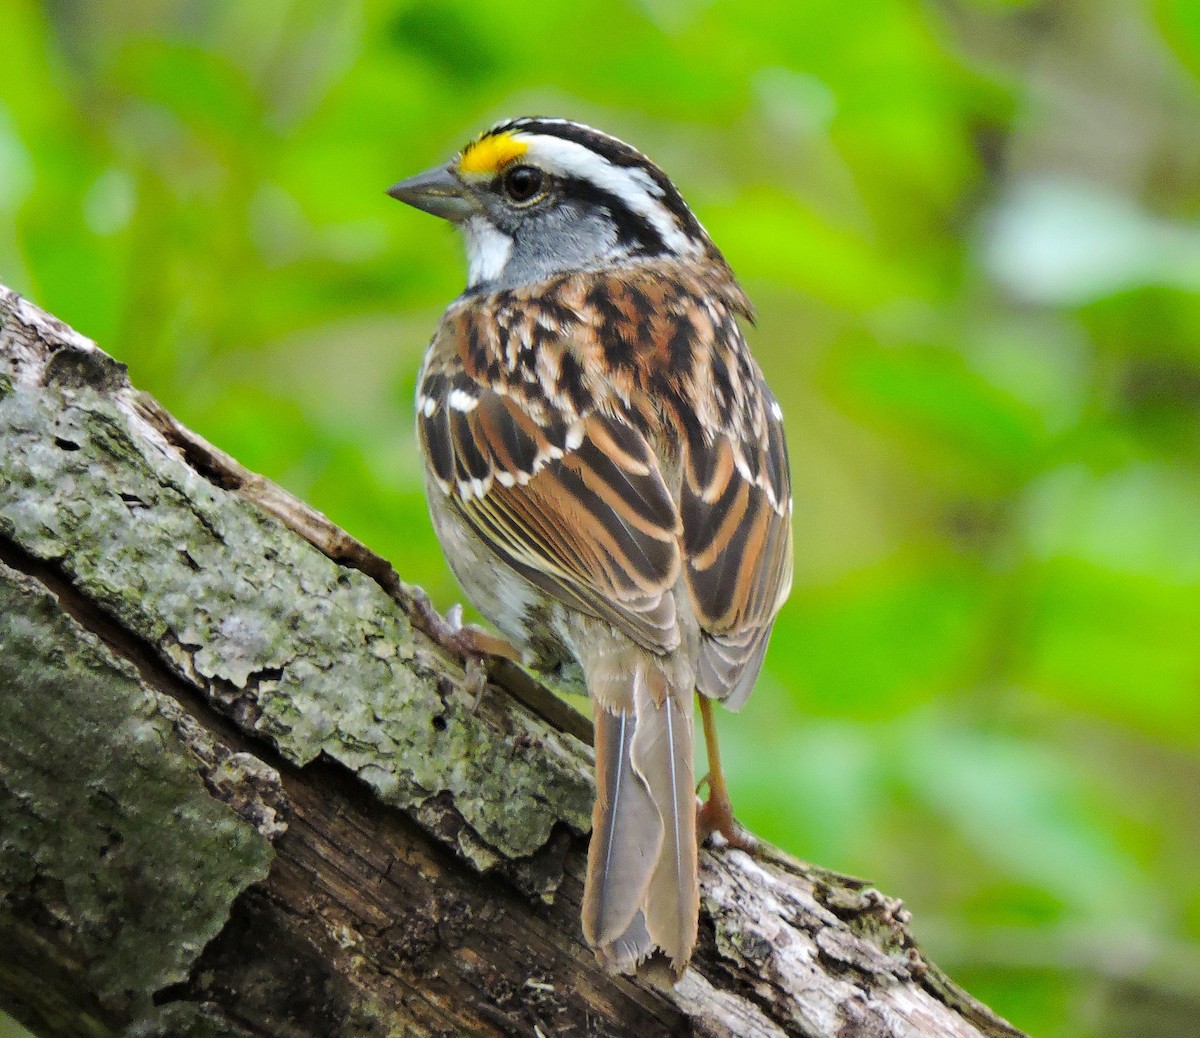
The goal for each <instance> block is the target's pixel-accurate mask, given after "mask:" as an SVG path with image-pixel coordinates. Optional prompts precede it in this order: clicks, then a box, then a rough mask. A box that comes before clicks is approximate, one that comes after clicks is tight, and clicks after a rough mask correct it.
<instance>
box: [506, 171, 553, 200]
mask: <svg viewBox="0 0 1200 1038" xmlns="http://www.w3.org/2000/svg"><path fill="white" fill-rule="evenodd" d="M545 181H546V178H545V176H543V174H542V171H541V170H540V169H534V168H533V166H513V168H512V169H510V170H509V171H508V172H507V173H505V174H504V193H505V194H506V195H508V197H509V198H511V199H512V200H513V201H514V202H529V201H531V200H532V199H534V198H535V197H537V195H539V194H540V193H541V191H542V188H543V186H544V184H545Z"/></svg>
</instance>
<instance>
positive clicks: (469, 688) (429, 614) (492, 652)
mask: <svg viewBox="0 0 1200 1038" xmlns="http://www.w3.org/2000/svg"><path fill="white" fill-rule="evenodd" d="M416 608H417V612H418V614H419V615H420V619H421V624H422V626H423V627H424V629H425V631H426V632H427V633H428V634H429V636H430V637H431V638H433V639H434V640H436V641H437V642H438V643H440V644H441V645H444V646H445V647H446V648H447V649H449V650H450V651H451V652H454V653H456V654H457V655H459V656H461V657H462V658H463V663H464V668H465V674H464V677H463V691H464V692H465V693H466V694H467V695H468V696H469V697H470V699H471V713H474V712H475V711H476V710H478V709H479V704H480V702H482V700H483V693H484V691H485V690H486V688H487V680H488V660H489V659H490V658H491V657H493V656H499V657H501V658H503V659H506V660H512V661H513V662H514V663H520V662H521V654H520V653H519V652H518V651H517V650H516V648H515V647H514V646H513V645H512V644H511V643H510V642H508V641H506V640H505V639H503V638H501V637H500V636H499V635H495V634H492V633H491V632H490V631H485V630H484V629H483V628H482V627H477V626H476V625H475V624H465V623H463V618H462V614H463V607H462V606H461V605H460V604H458V603H455V604H454V605H452V606H451V607H450V608H449V609H448V610H447V611H446V615H445V616H442V614H441V613H439V612H438V611H437V610H436V609H434V607H433V603H432V602H430V601H429V596H428V595H421V596H419V597H418V598H417V600H416Z"/></svg>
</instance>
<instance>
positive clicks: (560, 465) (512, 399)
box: [417, 364, 682, 652]
mask: <svg viewBox="0 0 1200 1038" xmlns="http://www.w3.org/2000/svg"><path fill="white" fill-rule="evenodd" d="M537 412H540V415H537ZM417 424H418V429H419V432H420V436H421V439H422V442H423V443H424V445H425V448H426V450H425V456H426V458H427V459H428V462H427V463H428V464H429V466H430V468H431V471H432V473H433V475H434V477H435V478H436V481H437V484H438V486H439V487H440V488H441V489H442V491H443V492H444V493H445V494H446V495H447V498H448V499H449V501H450V503H451V504H452V505H453V507H454V508H456V509H457V511H458V512H459V514H460V515H461V516H462V517H463V518H464V519H465V520H466V522H467V523H469V524H470V526H471V527H472V528H473V529H474V530H475V531H476V532H477V533H478V534H479V536H480V538H481V539H482V540H483V542H484V543H485V544H487V545H488V547H490V548H491V550H492V551H493V552H495V553H496V555H497V556H498V557H499V558H500V559H502V560H503V561H504V562H506V563H507V564H508V565H509V566H511V567H512V568H513V569H515V570H517V571H518V572H519V573H521V574H522V575H524V576H525V577H526V579H528V580H529V581H530V582H531V583H533V584H535V585H536V586H538V587H540V588H542V589H543V590H545V591H546V592H547V593H548V594H550V595H551V596H553V597H554V598H556V599H559V600H562V601H564V602H567V603H569V604H572V605H574V606H575V607H576V608H579V609H582V610H584V611H585V612H588V613H591V614H592V615H594V616H597V617H601V618H604V619H606V620H608V621H609V622H611V623H612V624H614V625H615V626H616V627H618V628H619V629H620V630H622V631H624V632H625V633H626V634H628V635H629V637H631V638H633V639H634V640H635V641H637V642H638V643H639V644H641V645H643V646H645V647H646V648H648V649H651V650H652V651H655V652H665V651H669V650H671V649H673V648H675V647H676V646H677V645H678V644H679V640H680V636H679V630H678V628H677V625H676V615H675V601H674V598H673V597H672V595H671V588H672V587H673V585H674V584H675V582H676V581H677V579H678V576H679V566H680V553H679V544H678V542H679V535H680V532H681V529H682V527H681V523H680V518H679V513H678V510H677V508H676V506H675V502H674V500H673V499H672V497H671V495H670V493H669V492H668V490H667V487H666V485H665V484H664V482H663V478H662V474H661V473H660V471H659V468H658V463H657V461H656V459H655V456H654V452H653V451H652V450H651V448H650V445H649V444H648V443H647V442H646V440H645V438H644V437H643V436H642V434H641V433H640V432H639V431H638V430H636V429H635V428H633V427H632V426H631V425H629V424H627V423H626V422H624V421H622V420H620V419H619V418H616V417H610V416H606V415H602V414H600V413H598V412H592V413H590V414H584V415H582V416H575V415H571V416H570V417H569V418H563V417H560V416H559V413H558V412H554V411H552V410H549V409H546V408H538V407H535V406H530V405H529V404H527V403H526V402H524V401H523V400H522V399H520V398H519V397H518V396H517V395H516V394H514V393H510V392H504V393H500V392H497V391H496V389H493V388H491V387H489V386H486V385H483V384H481V383H480V382H478V381H476V380H474V379H473V378H471V377H470V376H469V375H468V374H467V373H466V372H465V371H464V370H463V369H462V368H461V367H457V368H456V367H455V366H454V365H453V364H451V365H448V366H447V367H446V368H444V369H443V370H440V371H434V372H431V373H429V374H427V375H426V376H425V378H424V380H423V382H422V386H421V390H420V394H419V397H418V414H417Z"/></svg>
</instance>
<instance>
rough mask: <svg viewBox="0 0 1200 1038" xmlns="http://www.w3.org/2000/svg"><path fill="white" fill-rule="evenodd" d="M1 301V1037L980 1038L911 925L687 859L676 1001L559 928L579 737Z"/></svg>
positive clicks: (811, 891)
mask: <svg viewBox="0 0 1200 1038" xmlns="http://www.w3.org/2000/svg"><path fill="white" fill-rule="evenodd" d="M438 633H439V632H438V624H437V622H436V617H435V615H434V614H432V613H431V612H430V611H429V610H428V608H427V603H426V602H425V601H424V597H423V595H422V593H421V592H420V591H419V590H418V589H415V588H412V587H409V586H408V585H406V584H404V583H403V582H402V581H401V580H400V579H399V578H398V577H397V575H396V574H395V572H394V571H393V569H392V568H391V566H390V565H388V564H387V563H386V562H384V561H383V560H381V559H379V558H378V557H376V556H374V555H372V554H371V553H370V552H369V551H367V550H366V549H365V548H364V547H363V546H362V545H361V544H359V543H357V542H356V541H354V540H353V539H352V538H351V537H349V536H348V535H347V534H345V533H344V532H342V531H340V530H338V529H336V528H335V527H334V526H332V524H330V523H329V522H328V521H327V520H326V519H325V518H324V517H323V516H321V515H319V514H317V513H316V512H314V511H313V510H311V509H309V508H307V507H306V506H305V505H303V504H302V503H300V502H298V501H296V500H295V499H294V498H292V497H291V496H289V495H288V494H286V493H285V492H284V491H282V490H280V489H279V488H278V487H276V486H274V485H273V484H271V483H269V482H268V481H266V480H264V479H262V478H261V477H258V476H255V475H253V474H251V473H249V472H247V471H246V470H245V469H243V468H242V467H241V466H240V465H238V464H237V463H236V462H235V461H233V460H232V459H231V458H229V457H227V456H226V455H224V454H223V453H222V452H220V451H219V450H217V449H216V448H214V447H212V446H210V445H209V444H207V443H205V442H204V441H203V440H202V439H200V438H199V437H198V436H196V435H195V434H194V433H191V432H190V431H188V430H186V429H184V428H183V427H181V426H180V425H179V424H178V423H177V422H175V420H174V419H173V418H171V416H170V415H168V414H167V413H166V412H164V411H163V410H162V408H161V407H159V406H158V405H157V404H156V403H155V402H154V401H153V400H151V399H149V398H148V397H146V396H145V395H144V394H141V393H139V392H137V391H136V390H135V389H133V388H132V387H131V385H130V384H129V381H128V379H127V376H126V372H125V369H124V367H123V366H122V365H120V364H118V363H116V362H115V361H113V360H112V359H111V358H110V357H108V356H107V355H106V354H104V353H102V352H101V351H100V350H99V349H97V348H96V346H95V345H94V344H93V343H91V342H90V341H88V340H87V339H85V338H83V337H82V336H80V335H78V334H77V333H75V332H73V331H72V330H70V329H69V328H67V327H65V326H64V325H63V324H62V323H61V322H59V321H57V320H55V319H54V318H52V317H50V316H48V315H46V314H45V313H43V312H41V311H39V310H38V309H36V308H35V307H33V306H32V305H30V304H29V303H28V302H26V301H24V300H22V299H20V298H19V297H18V296H16V295H15V294H14V293H12V292H10V291H8V290H7V289H3V288H0V1008H3V1009H4V1010H6V1011H7V1012H9V1013H11V1014H12V1015H13V1016H15V1017H16V1018H17V1019H18V1020H20V1021H21V1022H23V1023H24V1024H25V1025H26V1026H27V1027H29V1028H30V1029H32V1030H33V1031H34V1032H35V1033H36V1034H38V1035H47V1036H50V1035H53V1036H57V1035H63V1036H71V1038H76V1036H81V1035H84V1036H110V1035H190V1036H218V1035H221V1036H233V1035H237V1036H246V1035H255V1036H272V1038H273V1036H305V1038H307V1036H313V1038H318V1036H319V1038H330V1036H343V1035H345V1036H351V1035H353V1036H380V1038H382V1036H400V1035H405V1036H407V1035H412V1036H427V1035H429V1036H432V1035H455V1036H457V1035H481V1036H482V1035H488V1036H490V1035H522V1036H525V1035H528V1036H543V1038H550V1036H552V1035H636V1036H639V1038H643V1036H645V1038H650V1036H658V1035H664V1036H665V1035H704V1036H738V1038H758V1036H761V1038H768V1036H772V1038H773V1036H783V1035H788V1036H793V1035H795V1036H799V1035H804V1036H828V1038H852V1036H862V1038H866V1036H870V1038H883V1036H896V1038H906V1036H916V1035H921V1036H947V1038H949V1036H955V1038H958V1036H980V1035H986V1036H998V1035H1006V1036H1013V1035H1018V1034H1019V1032H1017V1031H1016V1030H1014V1029H1013V1028H1012V1027H1010V1026H1009V1025H1007V1024H1006V1023H1004V1022H1003V1021H1002V1020H1000V1019H998V1018H997V1017H996V1016H995V1015H994V1014H992V1013H991V1012H990V1011H989V1010H988V1009H987V1008H986V1007H984V1006H982V1005H980V1004H979V1003H977V1002H975V1001H974V1000H973V999H971V998H970V997H969V996H967V995H966V994H965V993H963V992H962V991H960V990H959V989H957V988H956V987H954V985H952V984H951V983H950V982H949V981H948V980H947V979H946V978H945V977H944V975H943V974H942V973H941V972H940V971H939V970H938V969H937V968H936V967H935V966H934V965H933V964H932V963H930V962H929V961H928V960H927V959H926V958H925V957H924V956H923V955H922V954H921V952H920V950H919V949H918V947H917V946H916V944H915V943H914V941H913V938H912V935H911V932H910V930H909V926H908V922H909V920H908V915H907V913H906V912H905V911H904V910H903V908H902V907H901V905H900V903H899V902H898V901H896V900H893V899H892V898H889V897H886V896H884V895H882V894H880V893H878V892H877V891H875V890H874V889H872V888H871V887H869V886H868V885H867V884H865V883H863V882H860V881H858V880H854V879H850V878H848V877H844V876H839V875H835V874H833V873H830V872H827V871H825V870H823V869H820V868H818V867H816V866H812V865H807V864H803V863H800V862H798V861H795V860H793V859H791V858H789V857H787V856H786V855H784V854H782V853H781V852H779V851H777V850H774V849H773V848H770V847H766V846H763V847H761V848H760V849H759V851H758V852H757V853H756V854H754V855H753V856H751V855H749V854H747V853H744V852H742V851H730V850H726V851H720V850H715V851H711V852H708V851H706V852H704V853H703V854H702V855H701V869H702V879H701V882H702V888H703V911H702V919H701V939H700V946H699V949H698V953H697V955H696V958H695V961H694V963H693V965H692V968H690V969H689V970H688V972H687V974H686V975H685V976H684V978H683V980H682V981H681V982H680V983H679V985H678V986H677V987H674V988H672V987H671V985H670V984H669V983H667V982H666V980H665V979H663V978H662V977H657V976H654V975H651V976H648V977H645V978H642V979H639V980H636V981H635V980H632V979H629V978H623V977H611V976H608V975H607V974H605V973H604V972H603V971H602V970H600V969H599V968H598V967H597V966H596V964H595V962H594V960H593V958H592V956H591V954H590V952H589V951H588V950H587V948H586V947H585V946H584V945H583V942H582V938H581V936H580V933H579V925H578V911H579V899H580V893H581V876H582V870H583V866H584V858H585V853H586V843H587V832H588V826H589V818H590V805H591V796H592V780H591V766H592V760H591V750H590V747H589V745H588V742H587V740H588V737H589V733H590V727H589V725H588V723H587V721H586V720H584V719H583V718H581V717H580V716H579V715H578V714H576V713H575V712H574V711H573V710H571V709H570V708H569V707H567V706H565V705H564V704H563V703H562V702H561V701H560V700H558V699H556V698H555V697H554V696H552V695H551V694H550V693H549V692H547V691H546V690H545V689H544V688H542V687H541V686H540V685H539V684H538V683H537V682H536V681H534V680H533V679H532V678H530V677H529V676H527V675H525V674H524V673H522V672H521V671H520V670H518V669H517V668H515V667H513V666H512V665H511V664H496V665H493V666H491V667H490V668H489V675H490V683H489V685H488V688H487V691H486V693H485V695H484V696H483V698H482V701H481V704H480V706H479V708H478V709H477V710H474V711H473V710H472V706H473V702H474V698H473V696H472V695H471V693H470V691H469V688H468V686H469V685H470V683H471V681H470V675H469V674H468V672H467V669H465V668H464V661H463V660H462V659H461V658H460V657H458V656H456V655H455V654H454V653H453V652H451V651H449V650H448V649H447V648H446V647H445V646H444V645H443V644H441V643H440V642H439V640H438Z"/></svg>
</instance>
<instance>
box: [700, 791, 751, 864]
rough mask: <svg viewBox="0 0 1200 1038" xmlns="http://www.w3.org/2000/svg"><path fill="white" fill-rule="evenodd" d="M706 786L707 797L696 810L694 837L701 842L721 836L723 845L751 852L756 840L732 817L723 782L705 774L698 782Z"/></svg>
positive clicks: (731, 805) (731, 806) (731, 809)
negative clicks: (715, 780)
mask: <svg viewBox="0 0 1200 1038" xmlns="http://www.w3.org/2000/svg"><path fill="white" fill-rule="evenodd" d="M700 785H701V786H704V785H707V786H708V799H707V800H706V801H704V803H702V804H701V805H700V806H699V807H698V808H697V810H696V838H697V839H698V841H699V842H700V843H701V844H703V843H704V842H705V841H706V840H707V839H708V838H709V837H710V836H712V835H713V834H717V835H719V836H720V837H721V840H722V844H723V846H726V847H736V848H737V849H738V850H742V851H746V852H747V853H751V854H752V853H753V852H754V850H755V848H757V846H758V841H757V840H756V839H755V838H754V837H753V836H752V835H751V834H750V833H749V832H748V831H747V830H746V829H745V828H743V827H742V825H741V824H740V823H739V822H738V820H737V819H736V818H734V817H733V804H732V803H730V800H729V793H728V791H727V790H726V789H725V786H724V783H719V784H718V783H714V782H712V781H711V779H710V778H709V777H708V776H706V777H705V778H704V779H702V780H701V782H700Z"/></svg>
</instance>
